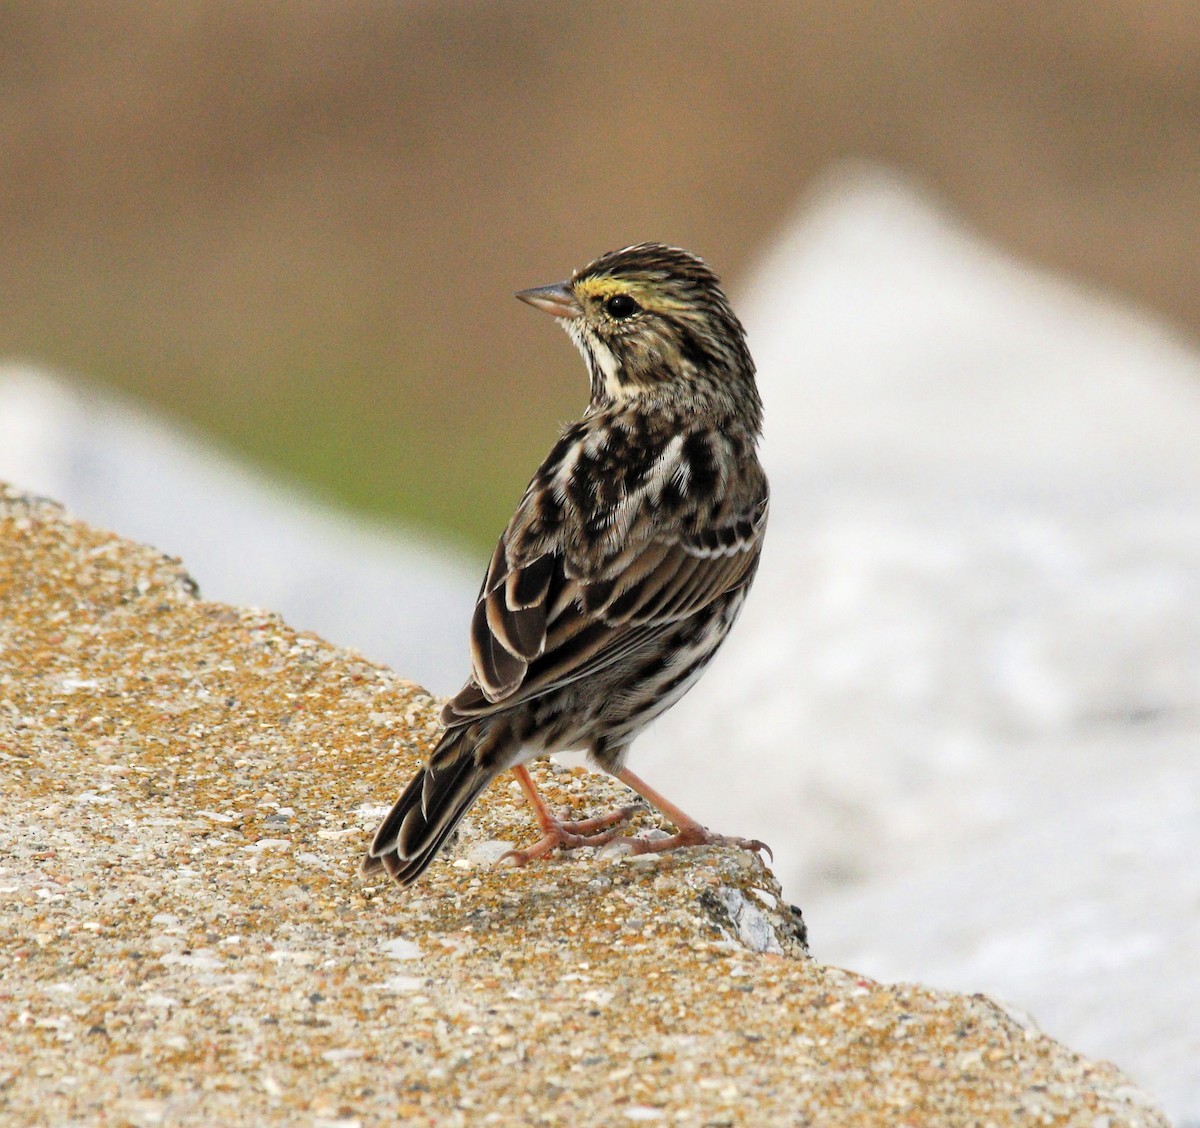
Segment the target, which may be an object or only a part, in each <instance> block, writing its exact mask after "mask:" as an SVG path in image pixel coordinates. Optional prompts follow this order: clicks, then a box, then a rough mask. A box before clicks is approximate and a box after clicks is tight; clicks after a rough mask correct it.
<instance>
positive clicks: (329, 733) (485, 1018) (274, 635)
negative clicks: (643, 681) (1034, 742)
mask: <svg viewBox="0 0 1200 1128" xmlns="http://www.w3.org/2000/svg"><path fill="white" fill-rule="evenodd" d="M434 718H435V703H434V702H433V701H432V700H431V699H430V698H429V697H428V696H427V695H426V694H424V693H423V691H421V690H420V689H419V688H418V687H416V686H414V685H412V684H411V683H408V682H405V681H403V680H401V679H400V678H398V677H396V676H395V675H394V674H393V673H391V672H390V671H388V670H386V669H382V668H380V667H377V666H373V665H371V664H369V663H368V662H366V661H364V660H363V659H362V658H361V657H359V656H357V655H356V654H354V653H353V652H350V651H344V650H339V649H336V648H334V647H332V646H329V645H328V644H326V643H324V642H323V641H321V640H320V639H318V638H316V637H314V636H311V635H304V634H299V633H297V632H295V631H293V630H291V629H290V628H288V627H287V625H286V624H285V623H284V622H282V621H281V620H280V619H279V618H278V617H276V616H274V615H271V614H268V613H264V612H259V611H253V610H242V609H238V608H232V607H227V606H223V605H219V604H213V603H206V602H203V601H202V600H200V599H199V598H198V597H197V595H196V594H195V591H194V585H192V584H191V582H190V581H189V579H188V577H187V575H186V573H185V571H184V570H183V568H182V566H181V565H180V564H178V562H175V561H172V560H169V559H166V558H164V557H162V556H160V555H159V554H158V553H156V552H154V551H153V550H151V549H147V548H144V547H142V546H139V545H136V544H132V543H130V542H127V541H124V540H121V539H119V538H117V537H115V536H113V535H111V534H108V533H105V532H102V531H99V530H97V529H94V528H91V527H89V526H87V525H85V524H83V523H81V522H77V521H74V520H73V519H71V518H70V517H69V516H68V515H66V514H65V513H64V512H63V511H62V510H61V509H59V508H58V507H57V506H55V505H53V504H51V503H48V502H44V501H38V500H32V499H28V498H24V497H21V496H19V495H17V494H15V493H13V492H11V491H10V492H7V493H0V784H2V787H0V791H2V794H3V811H4V818H3V820H2V823H0V1032H2V1033H0V1121H2V1122H3V1123H4V1124H6V1125H8V1124H13V1125H17V1124H114V1125H118V1124H119V1125H138V1126H141V1125H158V1124H172V1125H173V1124H213V1123H218V1122H224V1123H226V1124H310V1125H320V1126H329V1125H341V1126H344V1128H350V1126H352V1125H356V1124H368V1123H378V1122H383V1121H388V1122H393V1123H412V1124H438V1125H443V1124H450V1125H453V1124H555V1123H568V1122H571V1123H577V1124H614V1123H615V1124H620V1123H626V1122H638V1121H649V1122H664V1123H673V1124H695V1125H734V1124H747V1125H751V1124H753V1125H763V1124H820V1125H839V1124H847V1125H849V1124H853V1125H870V1124H880V1125H884V1124H887V1125H895V1124H912V1125H925V1124H964V1125H965V1124H995V1125H1004V1124H1021V1125H1026V1124H1037V1123H1043V1124H1079V1125H1086V1126H1088V1128H1099V1126H1100V1125H1107V1126H1113V1125H1162V1124H1165V1123H1166V1120H1165V1118H1164V1117H1163V1116H1162V1115H1161V1113H1159V1112H1158V1111H1157V1108H1156V1106H1155V1103H1154V1102H1153V1100H1152V1099H1151V1098H1149V1097H1147V1096H1146V1095H1145V1094H1144V1093H1142V1092H1141V1091H1140V1090H1138V1089H1137V1088H1136V1087H1134V1086H1133V1085H1131V1084H1130V1083H1129V1082H1128V1081H1127V1080H1126V1079H1125V1078H1123V1077H1122V1075H1121V1074H1120V1073H1119V1072H1118V1071H1117V1070H1116V1069H1115V1068H1114V1067H1113V1066H1111V1065H1108V1064H1106V1063H1097V1062H1091V1061H1088V1060H1086V1059H1083V1058H1081V1057H1080V1056H1078V1055H1076V1054H1074V1053H1072V1052H1071V1051H1070V1050H1068V1049H1066V1048H1065V1047H1063V1046H1062V1045H1060V1044H1059V1043H1057V1042H1055V1041H1053V1040H1051V1039H1049V1038H1047V1037H1045V1036H1044V1035H1042V1034H1041V1033H1040V1032H1039V1031H1038V1030H1037V1029H1036V1028H1035V1027H1034V1026H1033V1025H1032V1024H1031V1023H1029V1022H1028V1021H1026V1020H1024V1019H1023V1018H1022V1017H1021V1016H1019V1015H1015V1014H1011V1013H1009V1012H1007V1011H1005V1010H1004V1009H1002V1008H1001V1007H1000V1006H998V1005H997V1004H995V1003H994V1002H992V1001H990V1000H989V999H987V998H985V997H983V996H972V997H966V996H961V995H953V994H948V993H940V992H935V991H930V990H928V989H925V988H922V987H920V986H911V985H887V984H881V983H876V982H873V981H871V980H869V979H865V978H862V977H860V976H857V975H855V974H854V973H853V972H848V971H844V970H841V969H837V968H831V967H823V966H820V965H819V964H817V963H816V962H814V961H812V960H811V959H809V958H807V956H806V953H805V948H804V942H803V924H802V922H801V920H800V917H799V914H798V912H797V911H795V910H793V909H791V908H790V907H789V906H787V905H786V904H784V903H782V902H781V901H780V900H779V897H778V894H779V888H778V885H777V884H776V883H775V881H774V879H773V877H772V876H771V874H770V873H769V871H767V870H766V869H765V868H764V867H763V866H762V865H761V864H760V863H759V862H758V860H757V859H755V858H753V857H752V856H750V855H748V854H744V853H741V852H738V851H733V850H716V849H709V850H702V851H690V852H683V853H679V854H676V855H670V856H666V857H662V858H651V859H649V860H645V859H639V860H631V859H628V858H625V857H622V856H620V855H614V856H599V857H598V856H596V855H594V854H592V853H590V852H586V851H585V852H580V853H579V854H575V855H568V856H563V857H555V858H553V859H551V860H550V861H549V862H547V863H545V864H541V865H535V866H531V867H529V868H527V869H524V870H512V869H510V868H507V867H501V866H496V865H495V864H494V859H495V858H496V857H497V856H498V855H499V853H501V852H502V851H503V849H504V848H505V846H504V845H503V844H505V843H508V844H515V843H517V842H520V841H522V840H524V839H526V838H528V837H529V836H530V833H531V830H532V826H531V822H530V819H529V817H528V814H527V812H526V811H525V809H524V808H523V804H522V800H521V798H520V795H519V794H518V793H517V792H516V791H515V789H514V788H513V787H510V786H509V785H508V784H507V783H506V782H504V781H501V782H500V783H498V784H497V785H496V786H494V787H493V788H492V789H491V791H490V792H489V793H488V794H487V795H486V796H485V797H484V799H483V800H482V801H481V802H480V803H479V805H478V806H477V807H476V808H475V810H474V811H473V812H472V815H471V817H470V818H469V819H468V820H467V822H466V823H464V828H463V830H462V833H461V835H460V837H459V841H458V843H457V844H456V846H455V847H454V848H453V849H452V850H451V851H450V852H449V854H448V856H447V857H445V858H444V859H441V860H439V862H438V863H437V864H435V866H434V867H433V868H432V869H431V870H430V871H429V873H428V874H427V875H426V877H425V878H424V879H423V880H422V882H421V883H420V884H419V885H417V886H416V887H415V888H414V889H412V890H411V891H402V890H399V889H396V888H393V887H391V886H390V885H386V884H383V883H364V882H363V880H362V879H361V878H360V877H359V876H358V874H357V865H358V860H359V858H360V856H361V853H362V850H363V848H364V845H365V842H366V838H367V835H368V834H369V832H370V830H371V828H372V826H373V825H374V823H375V821H376V820H377V818H378V817H379V816H380V815H381V814H382V812H383V809H384V807H385V806H386V804H387V802H388V801H389V800H390V799H391V798H392V797H393V796H394V794H395V793H396V791H397V789H398V786H399V785H400V784H401V783H402V781H403V779H404V777H405V776H406V775H407V774H408V773H409V772H410V771H411V770H412V767H413V765H414V763H415V761H416V759H417V758H418V757H419V756H420V755H421V753H422V751H423V750H424V749H426V748H427V747H428V745H429V742H430V740H431V739H432V737H433V735H434V733H435V731H436V727H435V721H434ZM539 778H540V780H541V782H542V783H543V784H544V785H545V788H546V791H547V794H548V795H549V796H550V797H551V799H552V801H553V802H554V803H556V804H558V805H563V806H569V807H571V808H572V809H574V810H577V811H580V812H583V811H588V812H592V811H595V810H597V809H601V808H604V807H606V806H608V805H611V804H614V803H616V802H618V801H619V799H620V796H619V795H618V790H617V788H615V787H614V786H612V785H610V784H609V783H607V782H606V781H604V780H602V779H600V778H599V777H597V776H594V775H591V774H588V773H584V772H582V771H581V770H567V769H562V768H550V767H547V768H544V769H540V770H539ZM643 822H644V824H645V825H644V826H643V827H642V829H643V832H644V831H645V830H646V829H647V828H648V827H651V826H652V825H653V821H652V820H651V819H650V818H649V817H647V818H646V819H644V820H643ZM722 829H726V830H729V831H730V832H733V833H739V832H740V833H748V834H749V833H753V831H754V828H753V827H728V828H722Z"/></svg>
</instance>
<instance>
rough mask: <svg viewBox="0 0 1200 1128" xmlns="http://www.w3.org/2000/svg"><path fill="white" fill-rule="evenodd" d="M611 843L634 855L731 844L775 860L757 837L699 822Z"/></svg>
mask: <svg viewBox="0 0 1200 1128" xmlns="http://www.w3.org/2000/svg"><path fill="white" fill-rule="evenodd" d="M613 845H614V847H615V848H619V849H620V850H621V852H622V853H627V854H630V855H633V856H635V857H636V856H637V855H639V854H665V853H666V852H667V851H669V850H678V849H680V848H681V847H684V846H733V847H736V848H737V849H739V850H750V851H752V852H753V853H755V854H758V853H760V852H761V851H764V850H765V851H766V854H767V857H768V858H770V859H771V861H772V862H773V861H775V855H774V853H772V851H771V847H770V846H768V845H767V844H766V843H765V842H760V841H759V840H758V839H757V838H738V837H736V836H735V835H730V834H715V833H713V831H711V830H709V829H708V827H706V826H701V825H700V824H699V823H690V824H688V825H686V826H684V827H683V829H682V830H680V831H679V832H678V833H677V834H667V835H664V836H663V837H661V838H642V837H640V836H639V837H636V838H631V837H629V836H625V837H623V838H621V839H620V841H619V846H618V844H617V843H614V844H613Z"/></svg>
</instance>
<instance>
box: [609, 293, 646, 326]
mask: <svg viewBox="0 0 1200 1128" xmlns="http://www.w3.org/2000/svg"><path fill="white" fill-rule="evenodd" d="M604 308H605V310H607V312H608V316H609V317H615V318H617V320H621V319H622V318H625V317H632V316H633V315H634V314H635V313H637V312H638V310H640V309H641V308H642V307H641V306H640V305H638V304H637V302H635V301H634V300H633V298H631V297H630V296H629V295H628V294H613V296H612V297H611V298H609V299H608V301H606V302H605V303H604Z"/></svg>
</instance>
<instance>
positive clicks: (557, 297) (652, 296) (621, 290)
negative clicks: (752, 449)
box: [517, 243, 758, 404]
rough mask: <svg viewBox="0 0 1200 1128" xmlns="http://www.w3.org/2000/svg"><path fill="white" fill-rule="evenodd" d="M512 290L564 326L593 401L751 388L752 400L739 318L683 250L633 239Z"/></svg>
mask: <svg viewBox="0 0 1200 1128" xmlns="http://www.w3.org/2000/svg"><path fill="white" fill-rule="evenodd" d="M517 297H518V298H520V299H521V300H522V301H526V302H528V303H529V304H530V305H532V306H536V307H537V308H538V309H541V310H544V311H545V312H546V313H549V314H552V315H553V316H554V317H556V318H558V320H559V322H560V324H561V325H562V326H563V327H564V328H565V329H566V331H567V333H568V334H569V336H570V337H571V339H572V340H573V341H574V342H575V344H576V346H577V347H578V348H579V351H580V352H581V353H582V354H583V357H584V360H585V361H587V365H588V370H589V372H590V374H591V379H592V399H593V402H599V403H621V402H624V401H626V400H628V399H630V398H631V397H635V396H637V397H641V396H644V395H646V394H647V393H652V394H655V395H667V396H682V397H685V398H690V399H693V400H696V401H700V400H703V399H707V398H710V397H713V396H715V397H716V398H717V399H719V400H729V399H734V400H737V401H741V400H743V399H744V398H745V396H746V395H747V394H748V395H750V396H751V397H752V399H753V401H754V403H755V404H757V400H758V394H757V391H756V390H755V387H754V362H753V361H752V360H751V358H750V352H749V350H748V349H747V347H746V338H745V331H744V330H743V329H742V325H741V322H740V321H738V319H737V317H736V316H735V314H734V312H733V310H732V309H730V307H729V302H728V300H727V299H726V297H725V294H724V292H723V291H722V290H721V283H720V280H719V279H718V278H717V276H716V275H715V274H714V273H713V272H712V271H711V270H710V269H709V267H708V266H707V265H706V264H705V263H704V262H703V261H702V260H700V259H698V258H697V257H696V256H695V255H692V254H689V253H688V252H687V251H682V250H679V248H677V247H667V246H663V245H662V244H661V243H639V244H638V245H637V246H633V247H626V248H624V249H623V250H620V251H610V252H609V253H608V254H605V255H601V256H600V258H598V259H596V261H595V262H593V263H590V264H589V265H587V266H585V267H584V268H583V269H582V270H577V271H576V272H575V273H574V274H573V275H572V276H571V278H570V279H569V280H568V281H566V282H559V283H556V284H555V285H552V286H539V287H536V288H535V289H532V290H522V291H521V292H520V293H518V294H517Z"/></svg>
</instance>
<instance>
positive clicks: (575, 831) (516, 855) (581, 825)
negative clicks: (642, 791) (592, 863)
mask: <svg viewBox="0 0 1200 1128" xmlns="http://www.w3.org/2000/svg"><path fill="white" fill-rule="evenodd" d="M640 810H642V807H641V805H640V804H637V805H635V806H630V807H620V808H618V809H617V810H615V811H609V812H608V814H606V815H597V816H595V817H594V818H590V819H580V820H578V821H574V822H563V821H561V820H559V819H556V818H554V817H553V816H551V815H549V814H548V813H547V814H546V815H545V817H541V815H540V812H539V818H538V822H539V823H540V824H541V828H542V837H541V838H539V839H538V840H537V841H536V842H535V843H534V844H533V845H532V846H526V847H525V848H524V849H522V850H509V851H508V852H507V853H504V854H502V855H501V856H500V859H499V860H500V861H501V862H503V863H506V864H507V865H511V866H523V865H526V864H527V863H528V862H532V861H533V860H534V858H541V857H544V856H545V855H546V854H549V853H550V852H551V851H552V850H557V849H560V848H561V849H563V850H577V849H579V847H580V846H604V845H607V844H608V843H609V842H611V841H612V840H613V839H614V838H616V837H617V836H618V833H619V832H618V830H617V829H615V828H617V827H619V826H620V825H621V823H623V822H625V821H626V820H628V819H629V818H631V817H632V816H633V815H635V814H636V813H637V812H638V811H640ZM610 828H612V829H610Z"/></svg>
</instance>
